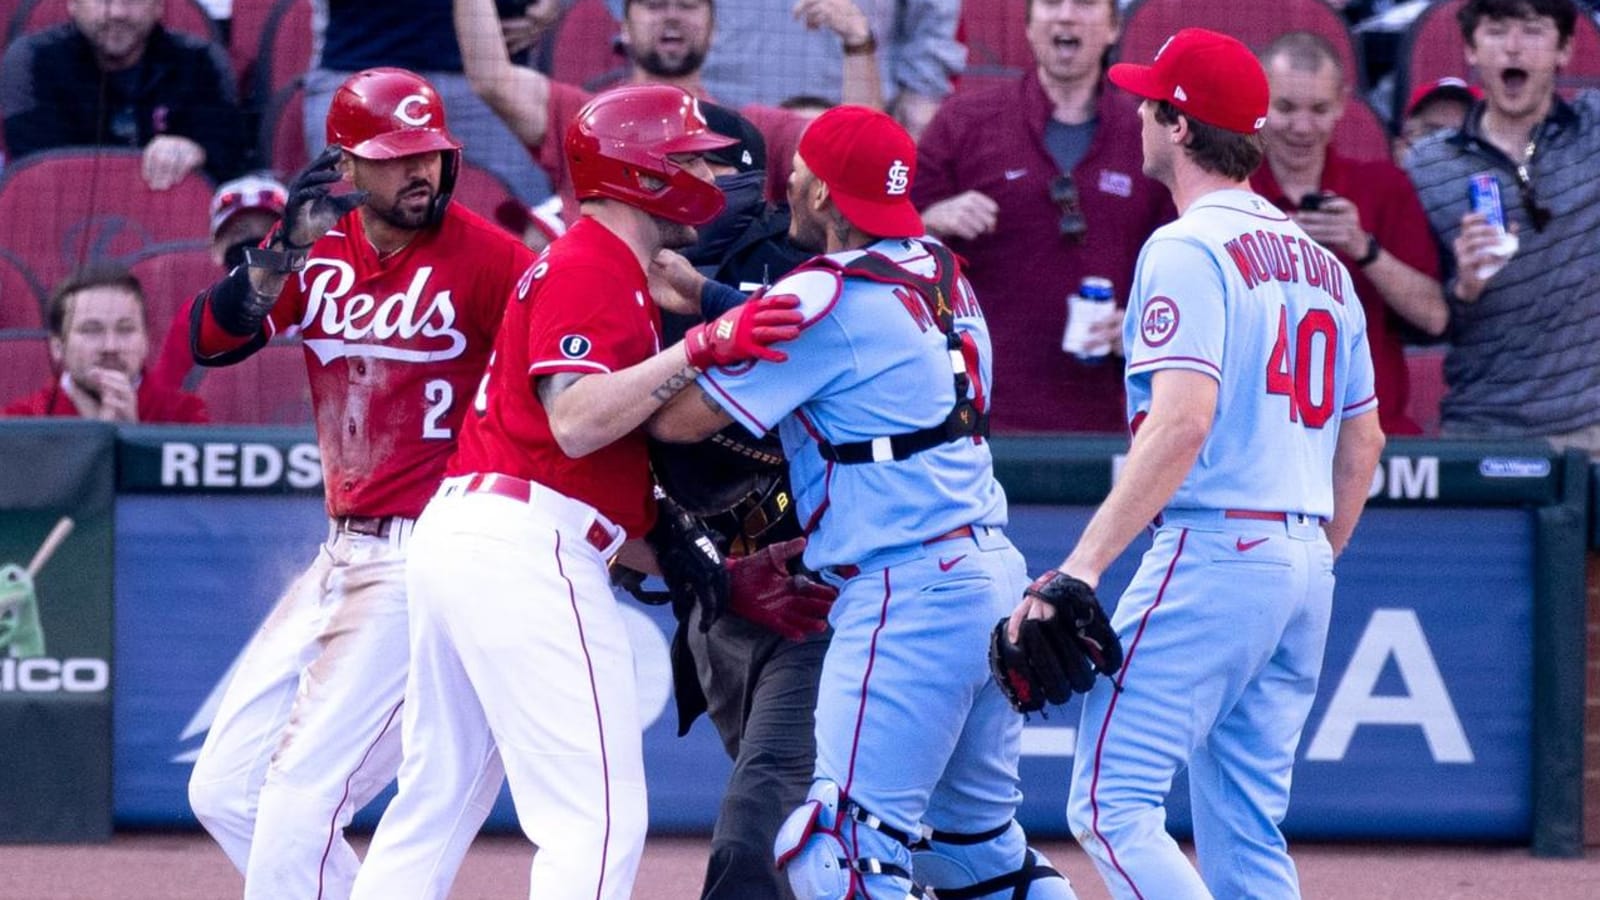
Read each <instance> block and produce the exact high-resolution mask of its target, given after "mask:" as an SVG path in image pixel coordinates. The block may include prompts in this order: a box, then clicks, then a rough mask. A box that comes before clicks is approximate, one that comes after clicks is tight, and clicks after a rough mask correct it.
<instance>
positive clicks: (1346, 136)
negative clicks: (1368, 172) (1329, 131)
mask: <svg viewBox="0 0 1600 900" xmlns="http://www.w3.org/2000/svg"><path fill="white" fill-rule="evenodd" d="M1333 146H1334V149H1336V150H1337V151H1338V152H1339V154H1340V155H1342V156H1345V157H1348V158H1350V159H1363V160H1372V159H1381V160H1392V159H1393V158H1394V154H1393V153H1392V152H1391V151H1390V147H1389V131H1388V129H1386V128H1384V126H1383V120H1382V119H1380V118H1379V117H1378V114H1377V112H1376V111H1374V110H1373V108H1372V107H1371V106H1370V105H1369V104H1368V103H1367V101H1366V100H1365V99H1363V98H1362V97H1361V95H1360V94H1355V93H1353V94H1351V95H1350V99H1349V100H1348V101H1346V103H1345V105H1344V118H1342V119H1340V120H1339V124H1338V125H1336V126H1334V129H1333Z"/></svg>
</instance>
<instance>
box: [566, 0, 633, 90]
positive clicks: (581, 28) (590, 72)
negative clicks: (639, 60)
mask: <svg viewBox="0 0 1600 900" xmlns="http://www.w3.org/2000/svg"><path fill="white" fill-rule="evenodd" d="M556 28H557V34H556V41H555V54H554V56H553V57H552V59H551V62H550V77H552V78H554V79H555V80H556V81H560V82H563V83H565V84H575V85H580V86H583V87H590V86H591V84H598V83H600V82H601V81H604V80H605V77H606V76H607V75H609V74H610V73H613V72H614V71H616V70H617V69H619V68H625V65H624V61H623V59H622V57H620V56H618V55H617V53H616V51H615V50H614V49H613V48H612V41H613V40H614V39H615V38H616V36H617V33H618V32H619V31H621V26H619V25H618V24H617V20H616V19H615V18H614V17H613V16H612V15H611V11H610V10H608V9H607V8H606V4H605V0H578V2H577V3H575V4H573V6H572V8H571V9H569V10H567V13H566V15H565V16H564V17H562V19H561V23H560V24H559V25H557V26H556Z"/></svg>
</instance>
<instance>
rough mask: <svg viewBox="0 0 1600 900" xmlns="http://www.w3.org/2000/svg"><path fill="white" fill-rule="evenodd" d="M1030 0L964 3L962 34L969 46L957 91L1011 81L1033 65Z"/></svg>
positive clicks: (995, 0) (962, 9) (989, 0)
mask: <svg viewBox="0 0 1600 900" xmlns="http://www.w3.org/2000/svg"><path fill="white" fill-rule="evenodd" d="M1028 2H1029V0H983V2H975V0H967V2H965V3H962V4H961V35H962V39H963V40H964V41H965V42H966V45H967V67H966V70H965V71H963V72H962V73H961V76H960V78H959V79H958V80H957V81H956V90H959V91H969V90H972V89H974V88H979V87H983V86H986V85H991V84H995V83H997V82H1004V81H1011V80H1013V79H1015V78H1016V77H1017V76H1018V75H1021V74H1022V73H1023V72H1026V71H1028V70H1029V69H1032V68H1033V63H1034V61H1033V48H1032V47H1030V46H1028V34H1027V27H1028V26H1027V10H1028Z"/></svg>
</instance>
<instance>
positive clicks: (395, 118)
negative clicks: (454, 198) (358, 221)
mask: <svg viewBox="0 0 1600 900" xmlns="http://www.w3.org/2000/svg"><path fill="white" fill-rule="evenodd" d="M328 143H329V144H333V145H336V146H338V147H339V148H340V149H342V150H344V151H345V152H347V153H350V154H352V155H354V156H359V157H361V158H362V159H380V160H381V159H396V158H398V157H401V156H411V155H413V154H416V153H430V152H433V151H439V152H441V153H442V154H443V159H444V168H443V172H442V174H441V175H440V177H439V195H438V197H437V198H435V200H434V208H433V212H432V214H431V215H430V216H429V218H430V220H431V221H435V222H436V221H438V219H439V217H440V216H443V215H444V208H445V205H446V204H448V203H449V202H450V193H451V191H453V190H454V189H455V184H456V171H457V169H459V168H460V165H461V143H460V142H459V141H457V140H456V139H455V138H454V137H452V136H451V135H450V130H449V128H447V127H446V125H445V118H444V103H443V101H441V100H440V99H439V93H438V92H437V91H435V90H434V89H433V85H431V84H429V83H428V81H427V79H425V78H423V77H422V76H421V75H418V74H417V73H415V72H411V71H408V70H406V69H396V68H381V69H367V70H366V71H364V72H357V73H356V74H354V75H351V76H350V77H349V78H348V79H346V80H345V83H344V84H341V85H339V89H338V90H337V91H335V92H334V94H333V104H332V105H331V106H329V107H328Z"/></svg>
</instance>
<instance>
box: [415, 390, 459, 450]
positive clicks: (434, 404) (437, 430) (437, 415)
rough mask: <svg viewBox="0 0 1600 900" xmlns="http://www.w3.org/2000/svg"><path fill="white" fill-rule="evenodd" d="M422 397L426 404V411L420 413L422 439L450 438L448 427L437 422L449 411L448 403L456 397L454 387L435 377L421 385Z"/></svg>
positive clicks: (446, 439)
mask: <svg viewBox="0 0 1600 900" xmlns="http://www.w3.org/2000/svg"><path fill="white" fill-rule="evenodd" d="M422 399H423V400H424V401H426V402H427V404H428V411H427V412H426V413H423V415H422V438H423V440H445V441H448V440H450V429H449V428H448V427H447V426H444V425H440V424H439V422H440V420H442V419H443V418H444V417H445V416H446V415H447V414H449V412H450V404H451V403H452V402H453V401H454V400H455V399H456V392H455V389H454V388H452V387H451V386H450V382H448V381H445V380H444V379H442V378H435V379H434V380H432V381H430V382H428V383H427V384H425V385H423V386H422Z"/></svg>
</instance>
